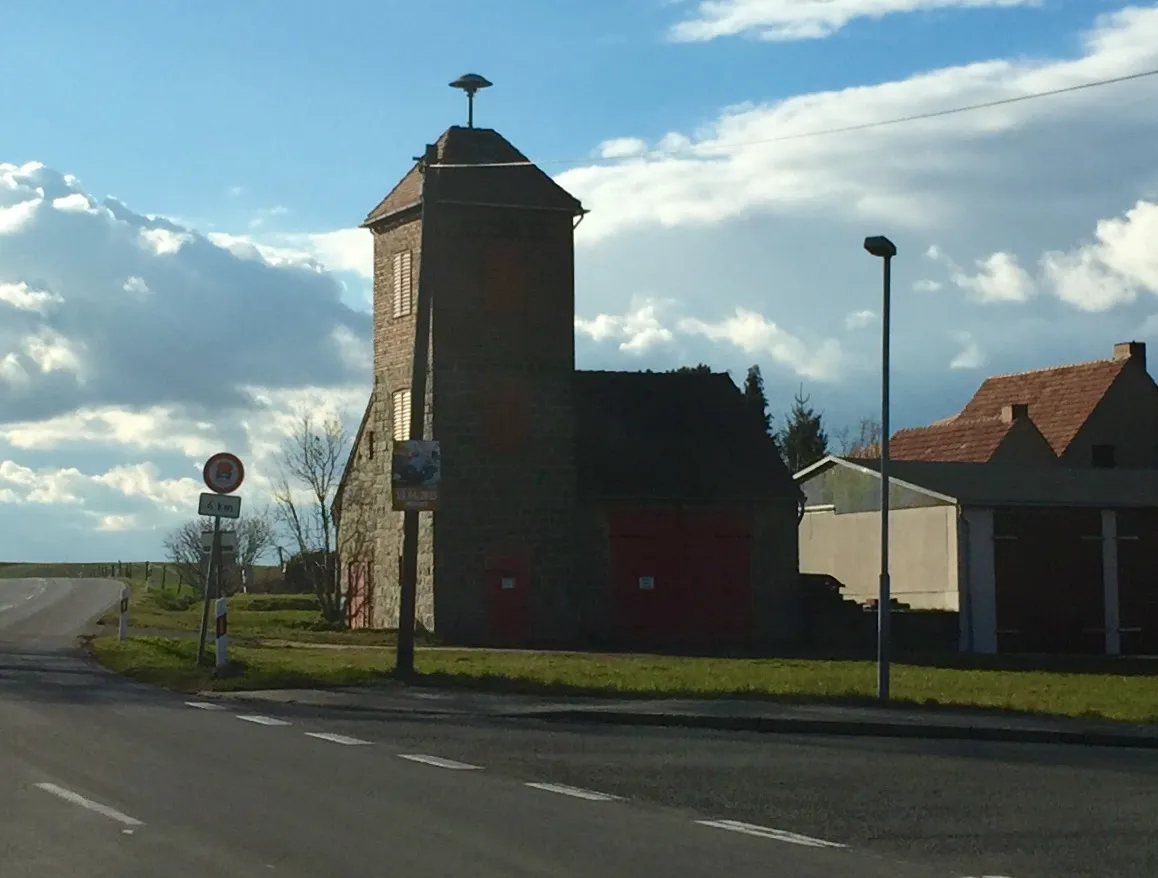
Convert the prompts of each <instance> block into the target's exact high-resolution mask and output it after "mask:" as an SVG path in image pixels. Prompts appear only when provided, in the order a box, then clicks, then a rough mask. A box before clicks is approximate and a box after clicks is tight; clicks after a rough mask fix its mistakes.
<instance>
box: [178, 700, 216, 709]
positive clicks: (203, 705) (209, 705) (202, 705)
mask: <svg viewBox="0 0 1158 878" xmlns="http://www.w3.org/2000/svg"><path fill="white" fill-rule="evenodd" d="M185 706H186V707H196V708H197V709H198V710H225V708H224V707H222V706H221V705H220V704H214V703H213V702H211V701H186V702H185Z"/></svg>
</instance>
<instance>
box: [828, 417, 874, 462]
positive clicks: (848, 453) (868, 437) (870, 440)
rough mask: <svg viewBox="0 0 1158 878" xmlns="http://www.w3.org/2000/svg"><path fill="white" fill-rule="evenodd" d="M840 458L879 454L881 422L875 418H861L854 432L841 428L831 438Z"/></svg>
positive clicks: (847, 428)
mask: <svg viewBox="0 0 1158 878" xmlns="http://www.w3.org/2000/svg"><path fill="white" fill-rule="evenodd" d="M833 439H834V440H835V441H836V447H837V448H838V449H839V452H840V454H841V456H842V457H871V456H873V455H874V454H879V451H877V449H878V448H879V447H880V443H881V422H880V421H878V420H877V419H876V418H872V417H865V418H861V419H860V422H859V423H858V424H857V426H856V430H855V432H854V431H853V430H852V429H851V428H849V427H847V426H846V427H842V428H841V429H840V430H838V431H837V432H836V434H835V435H834V436H833Z"/></svg>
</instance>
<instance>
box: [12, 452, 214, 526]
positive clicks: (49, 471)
mask: <svg viewBox="0 0 1158 878" xmlns="http://www.w3.org/2000/svg"><path fill="white" fill-rule="evenodd" d="M0 484H2V485H3V487H4V489H5V490H8V491H12V492H13V493H14V494H15V500H14V501H13V502H21V503H34V504H42V505H56V504H63V505H69V506H81V507H89V506H92V505H99V504H101V503H102V501H104V502H107V501H108V500H109V499H110V498H121V499H124V498H129V499H138V500H145V501H148V504H149V506H150V508H152V509H153V511H154V512H156V511H158V507H159V508H160V509H164V510H167V511H169V512H185V513H186V514H187V512H188V510H190V509H193V508H194V507H195V506H196V500H197V494H198V492H199V491H200V486H199V484H198V483H197V482H195V481H194V480H193V479H191V478H180V479H166V478H162V477H161V476H160V474H159V472H158V470H157V467H156V466H155V465H153V464H151V463H140V464H134V465H126V466H116V467H113V468H111V469H109V470H106V471H105V472H103V473H99V474H96V475H88V474H86V473H83V472H81V471H80V470H79V469H77V468H76V467H61V468H55V469H54V468H42V469H32V468H31V467H27V466H22V465H20V464H18V463H16V462H15V461H12V460H5V461H2V462H0Z"/></svg>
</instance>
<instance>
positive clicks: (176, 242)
mask: <svg viewBox="0 0 1158 878" xmlns="http://www.w3.org/2000/svg"><path fill="white" fill-rule="evenodd" d="M140 238H141V245H142V246H144V247H148V248H149V249H150V250H152V251H153V252H154V253H155V254H156V255H158V256H168V255H170V254H172V253H177V252H180V250H181V248H182V247H184V246H185V245H186V244H188V243H189V242H190V241H191V240H193V239H192V237H191V236H190V235H187V234H184V233H183V232H178V231H174V230H173V229H166V228H154V229H141V232H140Z"/></svg>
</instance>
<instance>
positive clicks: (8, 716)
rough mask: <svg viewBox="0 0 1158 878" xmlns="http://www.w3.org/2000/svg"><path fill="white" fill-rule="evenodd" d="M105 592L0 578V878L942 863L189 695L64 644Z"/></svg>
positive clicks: (573, 876) (812, 873)
mask: <svg viewBox="0 0 1158 878" xmlns="http://www.w3.org/2000/svg"><path fill="white" fill-rule="evenodd" d="M117 594H118V588H117V586H116V585H115V584H113V583H108V582H95V581H94V582H87V583H86V582H80V581H76V580H39V581H37V580H33V581H27V580H25V581H11V580H9V581H0V606H3V607H4V609H3V610H0V650H2V652H0V813H3V814H4V819H3V820H2V821H0V851H2V852H3V863H4V866H3V874H4V876H5V878H18V876H19V878H24V876H29V878H31V876H37V878H39V876H42V875H46V874H69V875H77V876H105V875H107V876H117V878H127V876H150V878H154V876H157V875H165V876H167V878H168V876H185V875H196V876H199V878H200V876H203V875H206V874H210V875H220V876H251V875H266V874H271V873H273V874H283V875H290V876H302V878H306V876H310V878H321V876H330V875H338V876H347V875H348V876H358V878H361V876H363V875H366V874H384V873H389V874H401V875H419V874H420V875H422V876H424V878H443V876H445V878H451V876H454V878H462V876H467V875H469V876H472V878H473V876H477V878H500V876H501V878H523V876H527V878H530V876H536V878H547V876H550V878H579V876H599V878H638V876H640V875H664V876H674V878H683V876H687V878H692V876H696V878H699V876H708V875H712V876H715V875H720V874H724V875H728V876H733V878H745V876H762V878H763V876H792V878H829V876H834V875H840V876H850V878H885V876H889V878H909V876H911V878H918V876H943V875H945V874H946V873H945V871H944V870H931V869H928V868H926V867H923V866H917V865H912V864H905V863H897V862H893V861H891V860H888V859H882V858H881V857H879V856H876V855H874V854H872V853H871V852H866V851H862V850H859V849H854V848H847V847H841V846H835V845H833V844H830V843H829V842H827V841H826V840H821V839H812V838H804V837H800V836H797V835H792V834H788V833H786V832H784V831H783V830H784V829H785V827H778V826H761V827H756V826H752V827H749V826H745V825H743V824H734V823H717V824H714V825H707V824H704V823H700V822H697V821H703V820H707V821H711V820H718V819H721V818H724V819H726V818H727V817H728V815H724V814H715V813H704V814H700V813H698V812H692V811H688V810H686V809H681V808H671V807H665V806H662V805H657V804H651V803H648V802H646V801H636V800H634V799H630V798H617V797H612V796H609V795H601V793H603V792H604V791H593V790H582V789H579V790H576V789H570V788H566V787H559V786H552V785H550V783H549V778H546V777H543V778H537V779H535V780H529V779H528V778H527V777H524V776H521V775H517V774H516V773H512V772H510V771H508V770H506V769H504V768H501V767H500V768H498V769H497V770H496V769H493V768H489V767H481V766H480V767H478V768H465V767H463V766H461V765H459V764H457V763H449V762H446V761H445V757H446V755H447V754H446V753H443V752H440V748H441V745H442V744H443V743H444V741H443V739H442V738H441V737H440V730H439V728H438V727H434V726H432V727H430V728H428V730H427V732H426V733H425V734H422V733H416V732H415V730H414V729H412V728H409V727H407V728H405V729H398V730H396V729H392V728H391V727H389V726H378V727H377V732H378V734H377V735H376V736H375V737H374V739H373V740H371V739H370V738H362V739H357V740H355V739H353V738H343V737H341V736H337V737H335V736H334V733H335V731H336V730H335V728H334V726H333V725H332V724H330V723H326V722H323V721H314V722H309V723H305V722H300V721H297V720H282V721H281V722H282V723H283V724H277V720H276V719H275V718H273V717H269V716H265V715H260V714H254V715H247V714H242V715H241V716H239V715H238V713H239V712H235V711H229V710H208V709H202V708H198V707H194V706H189V705H187V704H186V703H184V701H183V700H182V699H180V698H178V697H175V696H171V695H169V694H166V693H162V692H158V691H156V690H152V689H149V688H147V687H143V686H139V685H135V684H131V683H128V682H126V681H123V680H121V679H119V678H116V677H114V676H112V675H110V674H106V673H104V672H102V671H100V670H97V669H95V668H93V667H91V666H90V665H88V664H87V663H86V662H85V661H84V660H83V659H82V658H80V657H79V656H78V655H76V654H74V653H71V652H70V651H69V649H68V635H69V634H70V633H71V632H72V631H75V630H77V629H78V628H79V627H81V626H82V625H84V624H85V623H86V622H87V621H88V620H89V619H90V618H91V617H92V616H94V615H96V614H97V613H99V612H100V611H101V610H103V609H104V608H105V607H107V606H108V605H110V604H112V603H113V602H114V601H115V600H116V598H117ZM494 733H495V734H500V735H501V734H503V732H502V731H501V730H499V729H496V730H495V731H494ZM319 734H320V735H322V737H318V736H317V735H319ZM511 734H512V735H513V737H512V740H511V745H512V746H514V747H517V746H518V741H517V735H518V732H511ZM326 736H328V737H326ZM402 737H408V739H409V740H408V741H407V744H408V746H406V747H405V748H402V749H400V748H399V747H398V746H397V745H398V744H399V743H400V742H401V738H402ZM410 741H414V742H415V744H416V746H413V747H411V746H409V743H410ZM406 757H409V758H406ZM439 757H444V759H442V760H440V759H439ZM539 783H543V784H545V785H544V786H532V785H531V784H539Z"/></svg>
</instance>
